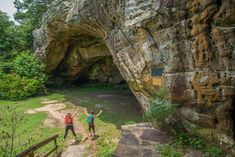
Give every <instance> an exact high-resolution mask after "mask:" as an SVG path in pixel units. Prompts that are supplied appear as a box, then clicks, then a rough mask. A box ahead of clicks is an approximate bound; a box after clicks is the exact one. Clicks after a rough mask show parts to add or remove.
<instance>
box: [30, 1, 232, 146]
mask: <svg viewBox="0 0 235 157" xmlns="http://www.w3.org/2000/svg"><path fill="white" fill-rule="evenodd" d="M34 36H35V50H36V52H37V53H38V54H39V55H40V56H41V57H42V59H43V60H44V61H45V63H46V65H47V72H48V73H51V74H53V76H54V78H55V79H58V78H59V79H60V80H62V81H59V82H60V83H68V82H72V81H74V80H76V78H78V77H79V76H81V75H84V73H87V71H89V70H87V69H89V68H90V67H91V66H92V65H94V64H96V63H97V61H100V59H103V58H104V57H107V56H110V55H111V56H112V58H113V61H114V63H115V65H116V66H117V68H118V70H119V72H120V73H121V75H122V77H123V78H124V80H125V81H126V82H127V83H128V85H129V87H130V88H131V89H132V91H133V93H134V94H135V96H136V97H137V99H138V100H139V101H140V103H141V105H142V107H143V109H148V98H149V97H151V96H152V95H153V94H154V92H155V91H156V89H157V88H158V86H159V85H161V83H160V84H159V81H158V82H157V83H156V81H154V80H156V76H157V78H159V77H160V79H164V82H165V85H166V86H168V87H169V88H170V89H171V97H172V100H174V101H176V102H179V103H180V104H182V105H181V107H180V108H181V109H180V112H181V115H182V123H183V124H184V125H185V127H186V128H187V129H188V130H189V131H192V132H194V133H196V134H199V135H202V136H204V137H206V138H207V139H209V140H211V141H218V142H219V143H220V144H221V145H226V146H230V145H232V144H233V142H234V141H233V136H234V135H233V134H234V132H235V129H234V127H235V124H234V121H235V118H234V116H235V113H234V112H235V109H234V103H235V98H234V97H235V96H234V95H235V89H234V85H235V1H234V0H55V1H54V2H53V3H52V4H51V6H50V9H49V10H48V11H47V12H46V13H45V15H44V17H43V21H42V27H41V28H40V29H38V30H36V31H34ZM113 71H115V70H113ZM159 75H160V76H159ZM161 77H162V78H161ZM160 82H163V81H160Z"/></svg>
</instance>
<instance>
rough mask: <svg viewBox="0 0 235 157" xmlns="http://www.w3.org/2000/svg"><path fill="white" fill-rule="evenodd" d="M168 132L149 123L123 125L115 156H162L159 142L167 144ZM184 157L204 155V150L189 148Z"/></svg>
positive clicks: (202, 156) (200, 156)
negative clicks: (157, 146)
mask: <svg viewBox="0 0 235 157" xmlns="http://www.w3.org/2000/svg"><path fill="white" fill-rule="evenodd" d="M167 143H168V137H167V135H166V133H164V132H162V131H160V130H158V129H155V128H153V127H152V126H151V125H150V124H149V123H138V124H133V125H124V126H122V136H121V140H120V141H119V144H118V146H117V148H116V150H115V152H114V155H113V157H161V155H160V153H159V152H158V151H157V150H156V145H157V144H167ZM184 157H204V155H203V154H202V152H200V151H197V150H190V149H188V150H187V151H186V152H185V154H184Z"/></svg>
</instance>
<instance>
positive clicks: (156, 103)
mask: <svg viewBox="0 0 235 157" xmlns="http://www.w3.org/2000/svg"><path fill="white" fill-rule="evenodd" d="M149 104H150V108H149V110H148V111H147V112H146V113H145V116H146V118H147V119H148V120H150V121H153V122H157V123H167V122H169V121H170V119H171V118H172V117H173V115H174V114H175V112H176V110H177V105H176V104H174V103H172V102H171V101H170V100H169V91H168V89H165V88H163V89H159V90H158V92H157V93H156V95H155V96H154V97H153V98H152V99H150V101H149Z"/></svg>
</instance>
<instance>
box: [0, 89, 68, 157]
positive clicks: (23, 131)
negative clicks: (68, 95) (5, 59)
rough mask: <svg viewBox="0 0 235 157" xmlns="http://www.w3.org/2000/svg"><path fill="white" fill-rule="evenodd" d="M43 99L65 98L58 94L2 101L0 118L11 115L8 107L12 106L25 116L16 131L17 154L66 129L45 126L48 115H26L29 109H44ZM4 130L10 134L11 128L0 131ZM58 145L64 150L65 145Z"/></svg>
mask: <svg viewBox="0 0 235 157" xmlns="http://www.w3.org/2000/svg"><path fill="white" fill-rule="evenodd" d="M43 99H49V100H54V99H57V100H62V99H63V96H62V95H58V94H50V95H47V96H41V97H34V98H30V99H26V100H22V101H2V100H1V101H0V113H1V114H0V117H5V116H6V115H9V114H8V113H9V112H10V110H9V109H8V108H7V106H10V107H14V108H15V111H16V112H17V113H20V114H21V115H23V116H24V119H25V120H24V121H23V122H22V123H21V124H19V127H18V128H17V130H16V136H17V138H16V139H15V151H16V153H19V152H20V151H22V150H23V149H25V148H27V147H28V146H29V145H32V144H35V143H38V142H39V141H42V140H44V139H46V138H48V137H50V136H52V135H54V134H60V135H62V133H63V130H64V129H62V128H47V127H45V126H44V125H43V122H44V121H45V119H46V118H47V113H43V112H40V113H36V114H27V113H25V112H26V111H27V110H28V109H34V108H39V107H42V106H43V104H41V101H42V100H43ZM8 118H10V117H8ZM3 129H4V130H6V131H8V132H10V129H9V128H6V127H1V128H0V130H3ZM58 144H59V146H60V149H62V147H63V143H62V142H61V141H58ZM51 148H52V147H51ZM51 148H49V147H44V148H43V149H41V150H39V152H44V151H47V150H49V149H51ZM0 156H1V153H0Z"/></svg>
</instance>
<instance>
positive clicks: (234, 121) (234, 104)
mask: <svg viewBox="0 0 235 157" xmlns="http://www.w3.org/2000/svg"><path fill="white" fill-rule="evenodd" d="M231 121H232V122H231V123H232V124H231V125H232V135H233V140H235V98H233V100H232V111H231Z"/></svg>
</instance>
